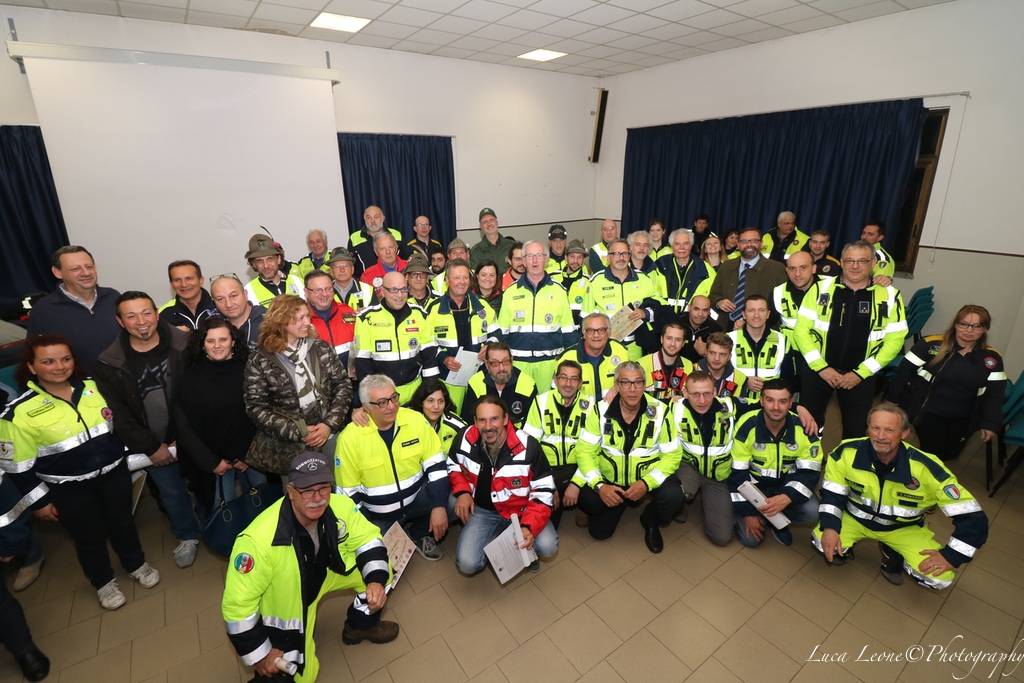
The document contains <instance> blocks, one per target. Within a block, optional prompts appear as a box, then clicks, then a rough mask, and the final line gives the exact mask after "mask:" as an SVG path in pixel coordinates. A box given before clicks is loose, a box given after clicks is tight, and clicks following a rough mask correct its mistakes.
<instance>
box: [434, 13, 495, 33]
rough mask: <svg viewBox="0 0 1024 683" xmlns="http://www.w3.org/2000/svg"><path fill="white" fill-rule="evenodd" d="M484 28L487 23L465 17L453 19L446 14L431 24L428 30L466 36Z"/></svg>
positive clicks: (453, 17)
mask: <svg viewBox="0 0 1024 683" xmlns="http://www.w3.org/2000/svg"><path fill="white" fill-rule="evenodd" d="M484 26H487V23H486V22H483V21H479V20H477V19H467V18H466V17H455V16H452V15H450V14H446V15H445V16H443V17H441V18H440V19H438V20H437V21H435V22H434V23H433V24H431V25H430V28H432V29H436V30H438V31H450V32H451V33H462V34H467V33H472V32H473V31H479V30H480V29H482V28H483V27H484Z"/></svg>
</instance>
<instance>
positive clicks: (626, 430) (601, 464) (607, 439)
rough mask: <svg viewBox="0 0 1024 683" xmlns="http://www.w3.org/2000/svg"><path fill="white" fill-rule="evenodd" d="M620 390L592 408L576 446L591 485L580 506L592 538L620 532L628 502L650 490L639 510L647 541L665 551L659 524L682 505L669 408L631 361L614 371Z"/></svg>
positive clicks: (636, 501)
mask: <svg viewBox="0 0 1024 683" xmlns="http://www.w3.org/2000/svg"><path fill="white" fill-rule="evenodd" d="M615 383H616V388H617V390H618V393H617V395H616V396H615V397H614V398H612V400H611V401H601V402H600V403H598V404H597V405H596V406H594V407H592V408H591V409H590V411H589V412H588V413H587V418H586V422H585V423H584V427H583V430H582V431H581V432H580V437H579V439H580V440H579V443H578V444H577V445H576V461H577V462H578V463H579V468H580V474H581V475H582V476H583V478H584V479H586V482H587V486H586V488H584V489H583V491H581V492H580V500H579V505H580V509H581V510H583V511H584V512H585V513H587V517H588V524H587V528H588V530H589V532H590V535H591V537H592V538H596V539H598V540H603V539H606V538H610V537H611V535H612V534H614V533H615V527H617V526H618V524H619V520H620V519H621V518H622V514H623V512H625V510H626V506H627V505H629V506H633V505H637V504H639V503H640V501H641V500H642V499H643V498H644V497H645V496H646V495H647V494H648V493H651V494H652V495H651V498H652V500H651V502H650V503H648V504H647V506H646V507H645V508H644V510H643V512H642V513H641V514H640V524H641V526H643V529H644V543H645V544H646V545H647V549H648V550H650V551H651V552H652V553H660V552H661V551H662V550H663V549H664V547H665V542H664V540H663V539H662V536H661V530H660V528H659V527H661V526H662V525H665V524H668V523H670V522H671V521H672V518H673V517H674V516H675V514H676V513H677V512H678V511H679V509H680V508H681V507H682V504H683V492H682V490H681V489H680V488H679V480H678V479H676V477H675V472H676V470H677V469H679V458H680V451H679V444H678V443H677V442H676V435H675V428H674V425H673V424H672V421H671V420H669V419H668V414H669V407H668V405H666V404H665V403H662V402H661V401H659V400H658V399H656V398H653V397H650V396H647V395H646V394H645V393H644V385H645V384H646V380H645V379H644V370H643V368H642V367H640V364H639V363H637V362H635V361H626V362H625V363H623V364H622V365H620V366H619V367H618V368H617V369H616V371H615Z"/></svg>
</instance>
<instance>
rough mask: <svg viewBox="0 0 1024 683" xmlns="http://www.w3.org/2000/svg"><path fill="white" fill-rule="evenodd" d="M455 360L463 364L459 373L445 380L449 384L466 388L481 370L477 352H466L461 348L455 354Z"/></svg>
mask: <svg viewBox="0 0 1024 683" xmlns="http://www.w3.org/2000/svg"><path fill="white" fill-rule="evenodd" d="M455 360H457V361H459V363H461V364H462V367H461V368H459V370H458V372H455V373H453V374H450V375H448V379H446V380H445V382H447V383H448V384H451V385H452V386H456V387H464V386H467V385H468V384H469V378H470V377H472V376H473V375H474V374H475V373H476V371H477V370H479V369H480V359H479V358H478V357H477V352H476V351H466V350H464V349H462V348H461V347H460V348H459V350H458V351H457V352H456V353H455Z"/></svg>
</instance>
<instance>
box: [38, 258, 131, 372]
mask: <svg viewBox="0 0 1024 683" xmlns="http://www.w3.org/2000/svg"><path fill="white" fill-rule="evenodd" d="M51 265H52V268H51V269H52V271H53V276H54V277H55V278H57V279H59V280H60V281H61V282H60V284H59V285H57V289H55V290H53V291H52V292H50V293H49V294H47V295H46V296H44V297H43V298H42V299H40V300H39V301H37V302H36V303H35V305H34V306H32V311H31V313H30V314H29V318H28V335H29V336H30V337H31V336H35V335H37V334H59V335H61V336H62V337H64V338H65V339H67V340H68V342H69V343H70V344H71V351H72V352H73V353H74V354H75V366H76V368H77V369H78V370H79V371H80V372H82V373H83V374H84V375H86V376H91V375H92V373H93V368H94V367H95V366H96V359H97V358H98V357H99V355H100V353H102V352H103V349H105V348H107V347H108V346H110V343H111V342H112V341H114V339H116V338H117V333H118V330H119V328H118V326H117V322H115V320H114V308H115V304H114V302H115V300H116V299H117V296H118V294H119V292H118V291H117V290H116V289H110V288H109V287H100V286H98V285H97V277H96V262H95V261H94V260H93V258H92V254H90V253H89V251H88V250H87V249H86V248H85V247H80V246H77V245H70V246H67V247H61V248H60V249H58V250H57V251H56V252H54V254H53V262H52V264H51Z"/></svg>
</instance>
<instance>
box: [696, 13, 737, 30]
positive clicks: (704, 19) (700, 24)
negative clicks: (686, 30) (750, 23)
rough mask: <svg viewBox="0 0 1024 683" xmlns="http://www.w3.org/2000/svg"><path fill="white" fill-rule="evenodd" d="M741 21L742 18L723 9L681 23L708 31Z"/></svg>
mask: <svg viewBox="0 0 1024 683" xmlns="http://www.w3.org/2000/svg"><path fill="white" fill-rule="evenodd" d="M741 19H743V17H741V16H740V15H738V14H733V13H732V12H727V11H725V10H724V9H716V10H713V11H711V12H707V13H706V14H698V15H697V16H695V17H690V18H688V19H685V20H683V23H684V24H686V25H687V26H692V27H694V28H703V29H709V28H715V27H717V26H724V25H725V24H731V23H733V22H735V21H739V20H741Z"/></svg>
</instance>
